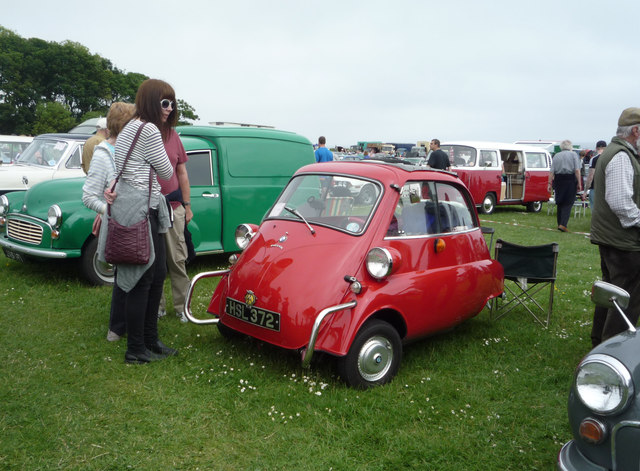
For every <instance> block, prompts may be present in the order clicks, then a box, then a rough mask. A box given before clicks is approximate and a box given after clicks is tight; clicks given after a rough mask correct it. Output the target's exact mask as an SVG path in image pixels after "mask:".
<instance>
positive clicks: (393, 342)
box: [338, 319, 402, 389]
mask: <svg viewBox="0 0 640 471" xmlns="http://www.w3.org/2000/svg"><path fill="white" fill-rule="evenodd" d="M401 360H402V342H401V340H400V335H399V334H398V332H397V331H396V329H394V328H393V327H392V326H391V324H389V323H387V322H384V321H381V320H378V319H375V320H372V321H369V322H367V323H365V325H364V326H363V327H362V328H361V329H360V331H359V332H358V334H357V335H356V338H355V339H354V341H353V343H352V345H351V348H350V349H349V352H348V353H347V355H345V356H344V357H341V358H339V359H338V373H339V374H340V377H341V378H342V379H343V380H344V381H345V382H346V383H347V384H348V385H349V386H352V387H354V388H359V389H367V388H370V387H372V386H377V385H381V384H386V383H388V382H389V381H391V379H392V378H393V377H394V376H395V375H396V373H397V372H398V368H399V367H400V361H401Z"/></svg>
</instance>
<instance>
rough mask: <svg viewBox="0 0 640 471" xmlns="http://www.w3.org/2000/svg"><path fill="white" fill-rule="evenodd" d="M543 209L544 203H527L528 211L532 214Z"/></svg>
mask: <svg viewBox="0 0 640 471" xmlns="http://www.w3.org/2000/svg"><path fill="white" fill-rule="evenodd" d="M541 209H542V201H532V202H530V203H527V211H528V212H530V213H539V212H540V210H541Z"/></svg>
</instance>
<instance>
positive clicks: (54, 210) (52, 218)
mask: <svg viewBox="0 0 640 471" xmlns="http://www.w3.org/2000/svg"><path fill="white" fill-rule="evenodd" d="M47 222H48V223H49V225H50V226H51V227H53V228H54V229H58V228H59V227H60V224H62V210H61V209H60V206H58V205H57V204H54V205H51V207H50V208H49V211H48V212H47Z"/></svg>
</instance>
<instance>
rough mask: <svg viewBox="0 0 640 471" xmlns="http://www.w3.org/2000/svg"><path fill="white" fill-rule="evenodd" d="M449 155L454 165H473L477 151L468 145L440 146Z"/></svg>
mask: <svg viewBox="0 0 640 471" xmlns="http://www.w3.org/2000/svg"><path fill="white" fill-rule="evenodd" d="M440 149H442V150H443V151H444V152H446V153H447V155H448V156H449V162H452V164H453V166H454V167H473V166H475V165H476V157H477V151H476V150H475V149H474V148H473V147H468V146H441V147H440Z"/></svg>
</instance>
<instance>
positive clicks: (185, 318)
mask: <svg viewBox="0 0 640 471" xmlns="http://www.w3.org/2000/svg"><path fill="white" fill-rule="evenodd" d="M176 316H177V317H179V318H180V322H189V319H187V316H185V315H184V312H176Z"/></svg>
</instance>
